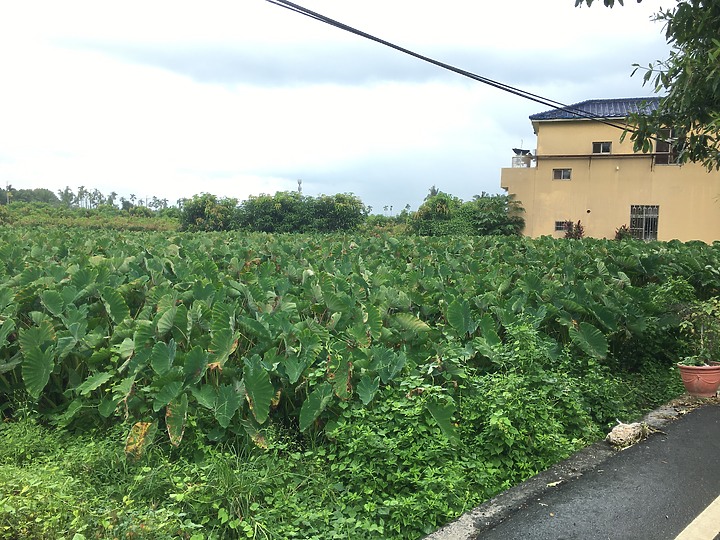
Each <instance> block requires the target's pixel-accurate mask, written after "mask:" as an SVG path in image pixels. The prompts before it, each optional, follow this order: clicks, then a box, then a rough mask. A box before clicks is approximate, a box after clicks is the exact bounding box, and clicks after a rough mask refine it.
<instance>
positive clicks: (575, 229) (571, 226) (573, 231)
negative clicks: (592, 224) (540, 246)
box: [565, 219, 585, 240]
mask: <svg viewBox="0 0 720 540" xmlns="http://www.w3.org/2000/svg"><path fill="white" fill-rule="evenodd" d="M584 236H585V227H583V226H582V223H580V220H579V219H578V222H577V223H573V222H572V221H566V222H565V238H569V239H571V240H580V239H582V238H583V237H584Z"/></svg>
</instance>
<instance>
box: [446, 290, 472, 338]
mask: <svg viewBox="0 0 720 540" xmlns="http://www.w3.org/2000/svg"><path fill="white" fill-rule="evenodd" d="M447 321H448V322H449V323H450V326H452V327H453V329H455V331H456V332H457V333H458V335H460V336H466V335H468V334H472V333H473V332H475V330H476V329H477V323H476V322H475V321H474V319H473V315H472V312H471V311H470V304H469V302H468V301H467V300H465V299H464V298H456V299H455V300H453V301H452V302H450V305H449V306H448V310H447Z"/></svg>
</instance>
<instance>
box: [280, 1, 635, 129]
mask: <svg viewBox="0 0 720 540" xmlns="http://www.w3.org/2000/svg"><path fill="white" fill-rule="evenodd" d="M267 1H268V2H270V3H271V4H275V5H276V6H280V7H283V8H285V9H288V10H290V11H294V12H296V13H299V14H301V15H304V16H306V17H309V18H311V19H315V20H317V21H320V22H322V23H325V24H329V25H330V26H334V27H336V28H339V29H341V30H345V31H346V32H350V33H351V34H355V35H357V36H360V37H363V38H365V39H369V40H371V41H375V42H376V43H380V44H381V45H385V46H386V47H390V48H391V49H395V50H396V51H400V52H402V53H404V54H407V55H409V56H412V57H414V58H417V59H419V60H422V61H424V62H428V63H430V64H433V65H435V66H438V67H441V68H443V69H446V70H448V71H452V72H453V73H457V74H458V75H462V76H464V77H468V78H470V79H473V80H475V81H478V82H481V83H483V84H486V85H488V86H492V87H493V88H497V89H499V90H502V91H504V92H508V93H510V94H513V95H516V96H519V97H521V98H524V99H528V100H530V101H534V102H536V103H540V104H542V105H545V106H547V107H550V108H552V109H557V110H564V111H568V112H570V113H572V114H574V115H577V116H579V117H581V118H586V119H589V120H594V121H596V122H601V123H603V124H606V125H608V126H611V127H614V128H617V129H621V130H623V131H624V130H626V129H627V126H623V125H620V124H617V123H614V122H612V121H610V119H608V117H605V116H600V115H596V114H592V113H589V112H587V111H584V110H582V109H578V108H576V107H572V106H570V105H565V104H564V103H561V102H559V101H555V100H552V99H549V98H546V97H543V96H540V95H537V94H533V93H532V92H528V91H526V90H522V89H520V88H515V87H513V86H510V85H508V84H504V83H501V82H498V81H494V80H492V79H489V78H487V77H483V76H482V75H478V74H476V73H472V72H470V71H467V70H464V69H461V68H459V67H456V66H453V65H451V64H447V63H445V62H441V61H439V60H435V59H433V58H430V57H429V56H425V55H422V54H419V53H416V52H414V51H411V50H410V49H406V48H404V47H401V46H399V45H396V44H394V43H391V42H389V41H386V40H384V39H381V38H379V37H376V36H373V35H372V34H368V33H367V32H363V31H362V30H358V29H357V28H353V27H352V26H348V25H347V24H344V23H341V22H339V21H336V20H335V19H331V18H330V17H326V16H325V15H322V14H320V13H317V12H315V11H311V10H309V9H307V8H305V7H303V6H301V5H298V4H295V3H293V2H289V1H287V0H267Z"/></svg>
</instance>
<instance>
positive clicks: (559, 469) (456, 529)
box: [425, 396, 720, 540]
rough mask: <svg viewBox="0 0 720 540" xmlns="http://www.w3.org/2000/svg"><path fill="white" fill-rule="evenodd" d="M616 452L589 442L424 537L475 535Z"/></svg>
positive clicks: (654, 419) (675, 410) (671, 415)
mask: <svg viewBox="0 0 720 540" xmlns="http://www.w3.org/2000/svg"><path fill="white" fill-rule="evenodd" d="M719 401H720V399H718V398H710V399H703V398H694V397H691V396H682V397H680V398H677V399H674V400H672V401H670V402H669V403H667V404H665V405H663V406H661V407H659V408H658V409H655V410H654V411H652V412H650V413H648V414H646V415H645V416H644V417H643V419H642V420H641V421H642V422H645V423H647V425H648V426H649V427H650V428H652V429H655V430H660V429H661V428H662V427H663V426H665V425H666V424H668V423H670V422H673V421H675V420H677V419H678V418H680V417H682V416H684V415H685V414H687V413H688V412H690V411H691V410H693V409H696V408H698V407H702V406H704V405H707V404H710V403H718V402H719ZM616 453H617V451H616V450H613V448H612V447H611V446H610V445H609V444H608V443H606V442H605V441H600V442H596V443H594V444H591V445H590V446H588V447H586V448H583V449H582V450H580V451H579V452H577V453H575V454H573V455H572V456H570V457H569V458H568V459H566V460H564V461H561V462H560V463H557V464H556V465H553V466H552V467H550V468H549V469H547V470H546V471H543V472H541V473H539V474H537V475H536V476H533V477H532V478H530V479H528V480H526V481H525V482H523V483H522V484H518V485H517V486H515V487H512V488H510V489H508V490H507V491H504V492H502V493H500V494H499V495H496V496H495V497H493V498H492V499H490V500H488V501H485V502H484V503H482V504H481V505H480V506H478V507H476V508H474V509H472V510H470V511H469V512H466V513H465V514H463V515H462V516H460V517H459V518H457V519H456V520H454V521H451V522H450V523H448V524H447V525H445V526H443V527H441V528H440V529H438V530H437V531H435V532H434V533H432V534H430V535H428V536H426V537H425V540H474V539H477V538H479V537H480V535H481V534H482V533H483V532H484V531H487V530H489V529H492V528H494V527H496V526H497V525H498V524H500V523H501V522H502V521H505V520H506V519H507V518H509V517H510V516H511V515H512V514H514V513H515V512H516V511H518V510H520V509H521V508H523V507H524V506H526V505H527V504H528V503H529V502H530V501H531V500H533V499H536V498H538V497H539V496H540V495H542V494H543V493H545V492H546V491H548V490H550V489H562V487H563V486H564V485H565V484H567V483H568V482H571V481H572V480H574V479H575V478H578V477H579V476H582V475H583V474H585V473H586V472H588V471H590V470H592V469H594V468H596V467H597V466H598V465H600V464H601V463H604V462H605V461H607V460H608V459H610V458H611V457H612V456H613V455H615V454H616Z"/></svg>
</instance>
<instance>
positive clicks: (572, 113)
mask: <svg viewBox="0 0 720 540" xmlns="http://www.w3.org/2000/svg"><path fill="white" fill-rule="evenodd" d="M659 101H660V98H657V97H647V98H621V99H589V100H587V101H581V102H580V103H575V104H574V105H568V106H567V107H562V108H560V109H552V110H549V111H545V112H541V113H537V114H533V115H531V116H530V120H532V121H535V120H574V119H577V118H587V117H588V116H591V117H596V118H627V116H628V115H630V114H632V113H649V112H652V111H654V110H655V109H657V107H658V103H659ZM577 111H582V112H581V113H580V114H578V112H577ZM582 113H585V114H582ZM586 115H587V116H586Z"/></svg>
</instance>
